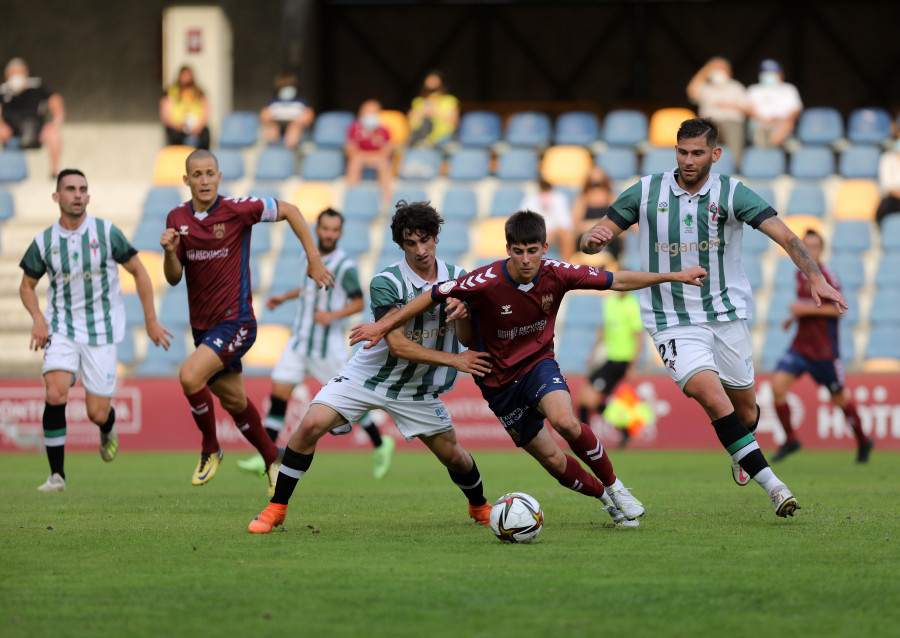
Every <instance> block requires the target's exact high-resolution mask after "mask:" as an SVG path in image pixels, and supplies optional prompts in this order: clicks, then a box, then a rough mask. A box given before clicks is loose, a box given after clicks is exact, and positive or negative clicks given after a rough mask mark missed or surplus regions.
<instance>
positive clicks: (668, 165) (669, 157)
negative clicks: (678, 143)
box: [641, 147, 678, 175]
mask: <svg viewBox="0 0 900 638" xmlns="http://www.w3.org/2000/svg"><path fill="white" fill-rule="evenodd" d="M677 166H678V161H677V160H676V159H675V151H674V150H672V148H671V147H666V148H662V147H656V148H651V149H650V150H649V151H647V152H646V153H644V156H643V157H642V158H641V175H653V174H654V173H665V172H666V171H671V170H672V169H674V168H676V167H677Z"/></svg>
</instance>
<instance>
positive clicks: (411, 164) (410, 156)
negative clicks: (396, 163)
mask: <svg viewBox="0 0 900 638" xmlns="http://www.w3.org/2000/svg"><path fill="white" fill-rule="evenodd" d="M440 174H441V154H440V152H439V151H437V150H435V149H433V148H410V149H408V150H407V151H406V153H405V154H404V155H403V160H401V162H400V172H399V177H400V179H405V180H432V179H434V178H436V177H440Z"/></svg>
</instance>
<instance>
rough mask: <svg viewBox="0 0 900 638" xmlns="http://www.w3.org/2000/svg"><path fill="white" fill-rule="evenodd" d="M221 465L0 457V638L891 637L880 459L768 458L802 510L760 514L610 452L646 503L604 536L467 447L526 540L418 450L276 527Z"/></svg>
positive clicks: (699, 469) (523, 473)
mask: <svg viewBox="0 0 900 638" xmlns="http://www.w3.org/2000/svg"><path fill="white" fill-rule="evenodd" d="M241 456H242V455H240V454H235V453H231V454H229V455H226V457H225V461H224V463H223V465H222V467H221V468H220V469H219V473H218V475H217V476H216V478H215V480H213V481H212V482H211V483H210V484H208V485H206V486H204V487H201V488H195V487H192V486H191V485H190V474H191V471H192V469H193V466H194V464H195V455H193V454H191V455H187V454H136V453H131V454H129V453H128V452H127V450H126V451H125V452H124V453H123V454H122V455H121V456H120V458H119V459H117V460H116V462H115V463H112V464H110V465H106V464H104V463H102V462H101V460H100V459H99V458H98V456H97V455H95V454H69V455H68V458H67V467H66V470H67V475H68V491H67V492H64V493H55V494H40V493H38V492H36V491H35V487H36V486H37V485H38V484H40V483H41V482H43V480H44V479H45V478H46V461H45V459H44V458H43V456H42V455H37V454H6V455H0V481H2V486H3V487H2V504H3V518H2V526H0V574H2V579H0V636H29V637H32V636H98V635H123V636H125V635H127V636H186V635H191V636H246V637H247V638H250V637H251V636H266V635H294V636H366V637H368V636H421V637H431V636H460V637H468V636H491V637H498V636H501V637H502V636H525V635H529V636H546V635H549V634H550V632H554V633H555V637H558V638H563V636H578V635H590V636H614V635H617V636H628V637H634V636H666V637H669V636H712V635H716V636H728V637H729V638H734V637H740V636H753V637H755V638H761V637H764V636H792V635H796V636H800V635H802V636H810V635H812V636H816V637H817V638H821V637H823V636H896V635H898V626H900V609H898V601H900V573H898V572H900V485H898V482H897V480H896V475H895V474H894V472H895V471H896V468H897V467H898V462H900V455H898V454H896V453H894V454H889V453H879V452H878V450H877V449H876V451H875V453H874V454H873V459H872V461H871V463H870V464H869V465H868V466H857V465H855V464H854V463H853V453H852V452H851V451H849V450H848V451H847V452H843V453H830V452H828V453H826V452H809V451H804V452H802V453H800V454H797V455H795V456H794V457H791V458H790V459H789V460H788V461H785V462H784V463H782V464H781V465H779V466H777V467H776V472H777V473H778V474H779V476H780V477H781V478H782V479H784V480H785V481H786V482H787V483H788V485H790V486H791V488H792V490H793V491H794V493H795V495H796V496H797V497H798V499H799V501H800V503H801V505H802V507H803V509H802V510H801V511H800V512H798V514H797V516H796V517H795V518H793V519H787V520H783V519H779V518H777V517H776V516H775V515H774V514H773V512H772V507H771V505H770V503H769V500H768V498H767V497H766V496H765V495H764V494H763V493H762V490H760V489H759V487H757V486H756V485H755V484H753V483H751V485H749V486H747V487H745V488H739V487H737V486H735V485H734V484H733V483H732V481H731V477H730V470H729V465H728V460H727V458H725V456H724V454H723V453H714V452H710V453H688V452H633V451H628V452H624V453H623V452H620V453H618V454H615V455H614V456H613V461H614V462H615V464H616V469H617V472H618V474H619V475H620V476H621V477H622V478H623V480H624V481H625V483H626V485H628V486H629V487H631V488H633V492H634V493H635V495H636V496H637V497H638V498H640V499H641V500H642V501H643V502H644V505H645V506H646V507H647V514H646V516H644V518H643V520H642V521H641V526H640V527H639V528H637V529H632V530H629V529H620V528H614V527H612V526H611V524H610V523H609V521H610V519H609V517H608V515H607V514H606V513H605V512H602V511H601V510H600V508H599V507H598V503H597V501H595V500H593V499H589V498H585V497H583V496H579V495H576V494H573V493H571V492H568V491H567V490H564V489H563V488H561V487H559V486H558V485H557V484H556V483H555V481H553V480H552V479H551V478H550V477H548V476H547V475H546V474H544V473H543V471H542V470H541V469H540V468H539V467H538V466H537V464H536V463H535V462H534V461H533V460H531V459H530V458H529V457H527V456H526V455H525V454H524V453H517V452H509V453H497V452H494V453H487V452H481V453H479V454H477V455H476V458H477V460H478V465H479V467H480V469H481V471H482V475H483V477H484V481H485V485H486V490H487V495H488V497H489V498H491V499H495V498H497V497H499V496H500V495H501V494H502V493H504V492H507V491H512V490H518V491H525V492H528V493H530V494H532V495H533V496H535V497H536V498H537V499H538V500H539V501H540V502H541V504H542V505H543V508H544V515H545V521H546V523H545V526H544V530H543V533H542V534H541V536H540V537H539V539H538V541H537V542H536V543H534V544H532V545H504V544H502V543H500V542H499V541H497V540H496V539H495V538H494V537H493V535H492V534H491V532H490V530H488V529H487V528H485V527H482V526H478V525H475V524H474V523H473V522H472V521H471V520H470V519H469V518H468V517H467V515H466V509H465V500H464V498H463V497H462V495H461V494H460V493H459V491H458V490H457V489H456V488H455V487H454V486H453V485H452V484H451V483H450V481H449V478H448V477H447V474H446V472H445V471H444V470H443V468H441V467H440V466H439V465H438V463H437V461H436V460H435V459H433V458H432V457H431V456H430V455H427V454H418V453H407V454H400V455H398V456H397V457H396V459H395V465H394V468H393V470H392V472H391V474H390V475H389V476H388V478H387V479H385V480H383V481H375V480H374V479H372V478H371V474H370V459H369V457H368V456H367V455H361V454H358V453H343V454H342V453H330V452H323V453H321V454H319V455H318V457H317V458H316V462H315V463H314V465H313V467H312V471H311V472H310V473H309V474H308V475H307V476H305V477H304V478H303V479H302V481H301V482H300V485H299V486H298V489H297V492H296V493H295V496H294V499H293V502H292V503H291V506H290V508H289V510H288V519H287V522H286V524H285V526H284V531H281V530H279V531H277V532H276V533H273V534H270V535H268V536H254V535H250V534H248V533H247V531H246V528H247V523H248V522H249V521H250V519H251V518H252V517H253V516H255V515H256V514H257V513H258V512H259V511H260V509H262V507H263V506H264V505H265V503H266V497H265V485H264V481H263V479H261V478H255V477H251V476H249V475H247V474H244V473H242V472H240V471H239V470H238V469H237V468H236V467H235V465H234V463H235V461H236V460H237V459H238V458H239V457H241Z"/></svg>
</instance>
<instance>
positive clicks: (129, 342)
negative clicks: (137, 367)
mask: <svg viewBox="0 0 900 638" xmlns="http://www.w3.org/2000/svg"><path fill="white" fill-rule="evenodd" d="M116 345H117V347H116V358H118V360H119V363H121V364H122V365H125V366H130V365H131V364H132V363H134V362H135V360H136V359H137V356H136V355H135V351H134V335H133V334H131V330H126V331H125V336H124V337H123V338H122V340H121V341H120V342H119V343H118V344H116Z"/></svg>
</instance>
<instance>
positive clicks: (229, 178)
mask: <svg viewBox="0 0 900 638" xmlns="http://www.w3.org/2000/svg"><path fill="white" fill-rule="evenodd" d="M213 155H215V156H216V159H217V160H219V172H220V173H222V180H223V181H226V182H233V181H234V180H237V179H241V178H242V177H243V176H244V158H243V156H242V155H241V152H240V151H239V150H237V149H234V148H217V149H215V150H214V151H213Z"/></svg>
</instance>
